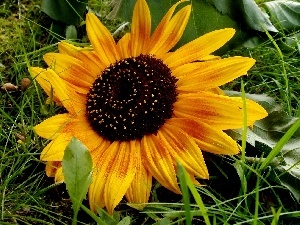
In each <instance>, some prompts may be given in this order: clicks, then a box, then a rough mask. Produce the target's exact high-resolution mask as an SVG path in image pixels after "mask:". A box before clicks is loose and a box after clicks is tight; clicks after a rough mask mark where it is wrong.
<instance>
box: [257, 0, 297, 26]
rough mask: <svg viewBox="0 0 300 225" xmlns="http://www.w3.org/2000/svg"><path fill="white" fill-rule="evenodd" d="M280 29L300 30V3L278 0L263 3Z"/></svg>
mask: <svg viewBox="0 0 300 225" xmlns="http://www.w3.org/2000/svg"><path fill="white" fill-rule="evenodd" d="M263 5H264V6H265V8H266V10H267V11H268V12H269V14H270V15H271V20H272V22H273V23H274V24H275V26H276V25H277V27H278V29H280V28H283V29H286V30H290V31H295V30H299V29H300V2H296V1H289V0H277V1H269V2H265V3H263Z"/></svg>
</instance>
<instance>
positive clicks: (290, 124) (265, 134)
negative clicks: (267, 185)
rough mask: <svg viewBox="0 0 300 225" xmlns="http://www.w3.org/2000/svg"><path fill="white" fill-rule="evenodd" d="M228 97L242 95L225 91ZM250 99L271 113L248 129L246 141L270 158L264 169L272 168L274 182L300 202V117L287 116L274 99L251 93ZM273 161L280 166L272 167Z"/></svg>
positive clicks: (238, 135) (234, 134)
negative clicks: (285, 137)
mask: <svg viewBox="0 0 300 225" xmlns="http://www.w3.org/2000/svg"><path fill="white" fill-rule="evenodd" d="M226 94H227V95H230V96H240V93H239V92H232V91H226ZM247 98H250V99H252V100H254V101H256V102H258V103H260V104H261V105H262V106H264V108H265V109H266V110H267V111H268V113H269V115H268V116H267V117H266V118H264V119H262V120H260V121H257V122H256V123H255V124H254V126H253V129H248V131H247V142H248V143H249V144H251V145H252V146H253V147H255V148H256V149H258V150H260V151H261V152H262V154H263V156H264V157H265V156H267V158H264V161H262V165H261V167H263V168H264V167H265V166H267V165H269V166H272V168H273V170H274V173H275V174H276V176H275V178H273V179H274V180H275V181H276V182H278V183H280V184H282V185H283V186H285V187H286V188H287V189H288V190H289V191H290V192H291V193H292V195H293V196H294V197H295V198H296V199H297V200H298V201H300V189H299V186H300V120H299V118H296V117H292V116H288V115H287V114H286V113H285V112H284V111H283V110H282V107H281V106H279V105H277V104H276V103H275V100H274V99H273V98H271V97H267V96H265V95H250V94H248V95H247ZM291 128H292V129H291ZM289 133H290V135H289V137H288V138H287V139H286V140H283V139H282V138H283V137H284V136H287V134H289ZM229 135H231V136H232V137H233V138H235V139H240V138H241V131H240V130H235V131H229ZM279 143H283V144H284V145H283V146H279V147H278V144H279ZM276 148H278V149H276ZM275 157H276V158H275ZM273 159H277V160H276V162H277V163H272V164H271V163H270V162H271V161H272V160H273ZM264 164H265V165H264ZM278 164H279V165H278Z"/></svg>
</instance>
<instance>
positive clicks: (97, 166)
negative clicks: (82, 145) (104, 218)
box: [88, 141, 119, 212]
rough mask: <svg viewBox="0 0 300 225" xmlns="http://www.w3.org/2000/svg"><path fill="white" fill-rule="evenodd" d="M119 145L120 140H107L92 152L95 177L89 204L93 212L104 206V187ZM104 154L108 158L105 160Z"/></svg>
mask: <svg viewBox="0 0 300 225" xmlns="http://www.w3.org/2000/svg"><path fill="white" fill-rule="evenodd" d="M118 147H119V142H113V143H111V144H110V142H109V141H106V142H105V143H104V144H103V145H100V146H99V147H98V148H97V149H95V150H94V151H93V152H91V156H92V159H93V164H94V168H93V178H92V183H91V185H90V187H89V192H88V196H89V204H90V208H91V210H92V211H93V212H97V209H98V208H103V207H104V206H105V203H104V196H103V192H104V187H105V183H106V179H107V176H108V173H109V172H110V170H109V169H110V165H111V164H112V162H113V160H114V157H115V155H114V153H115V151H116V149H118ZM103 155H105V157H106V160H104V161H103V162H102V161H101V160H103Z"/></svg>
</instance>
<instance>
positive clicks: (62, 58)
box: [44, 53, 97, 94]
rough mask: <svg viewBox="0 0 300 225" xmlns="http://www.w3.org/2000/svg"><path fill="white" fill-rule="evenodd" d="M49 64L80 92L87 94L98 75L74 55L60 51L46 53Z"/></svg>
mask: <svg viewBox="0 0 300 225" xmlns="http://www.w3.org/2000/svg"><path fill="white" fill-rule="evenodd" d="M44 60H45V62H46V63H47V65H48V66H49V67H50V68H51V69H52V70H53V71H54V72H55V73H56V74H57V75H58V76H59V77H60V78H62V79H63V80H65V81H67V82H68V83H70V84H72V85H73V87H74V86H75V88H76V89H75V90H76V91H78V92H79V93H84V94H86V93H87V92H88V91H89V89H90V87H91V86H92V84H93V83H94V81H95V78H96V77H97V74H91V73H90V71H88V70H87V69H86V65H85V64H84V63H83V62H82V61H80V60H78V59H76V58H74V57H72V56H68V55H65V54H60V53H47V54H45V55H44Z"/></svg>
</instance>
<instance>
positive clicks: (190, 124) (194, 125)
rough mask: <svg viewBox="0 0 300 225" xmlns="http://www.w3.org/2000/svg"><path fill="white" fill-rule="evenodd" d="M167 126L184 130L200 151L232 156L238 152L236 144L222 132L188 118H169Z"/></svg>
mask: <svg viewBox="0 0 300 225" xmlns="http://www.w3.org/2000/svg"><path fill="white" fill-rule="evenodd" d="M167 123H168V124H171V125H173V126H174V127H177V128H178V129H182V130H184V131H185V132H186V133H187V134H189V135H190V136H191V137H193V138H194V140H195V141H196V143H197V144H198V146H199V147H200V149H201V150H203V151H207V152H211V153H214V154H225V155H232V154H237V153H238V152H239V147H238V145H237V143H236V142H235V141H234V140H233V139H232V138H231V137H229V136H228V135H227V134H225V133H224V132H223V131H222V130H220V129H216V128H213V127H212V126H210V125H208V124H206V123H203V122H201V121H199V120H198V121H194V120H192V119H190V118H171V119H170V120H168V122H167Z"/></svg>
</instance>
